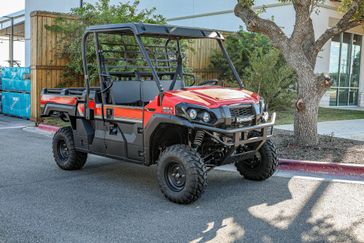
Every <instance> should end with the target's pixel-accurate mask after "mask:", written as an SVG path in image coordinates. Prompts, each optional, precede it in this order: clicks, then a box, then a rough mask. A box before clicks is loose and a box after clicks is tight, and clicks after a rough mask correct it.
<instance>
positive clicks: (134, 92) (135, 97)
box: [110, 80, 141, 105]
mask: <svg viewBox="0 0 364 243" xmlns="http://www.w3.org/2000/svg"><path fill="white" fill-rule="evenodd" d="M110 96H111V99H112V102H113V104H114V105H126V104H133V103H137V102H139V101H140V100H141V97H140V81H137V80H130V81H121V80H116V81H114V82H113V85H112V86H111V88H110Z"/></svg>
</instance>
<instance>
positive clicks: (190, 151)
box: [41, 23, 277, 204]
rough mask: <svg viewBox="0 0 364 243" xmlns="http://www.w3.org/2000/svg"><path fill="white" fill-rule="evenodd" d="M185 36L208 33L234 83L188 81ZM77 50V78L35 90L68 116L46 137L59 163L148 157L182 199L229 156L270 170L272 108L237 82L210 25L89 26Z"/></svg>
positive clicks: (75, 165)
mask: <svg viewBox="0 0 364 243" xmlns="http://www.w3.org/2000/svg"><path fill="white" fill-rule="evenodd" d="M186 39H209V41H213V40H215V41H217V43H218V45H219V47H220V48H221V51H222V53H223V54H224V57H225V59H226V62H227V65H229V66H230V68H231V72H232V73H233V75H234V77H235V80H234V82H235V86H234V87H236V88H226V87H222V86H219V84H221V83H220V82H219V81H217V80H206V81H201V80H198V81H197V80H196V78H195V76H194V75H193V74H191V73H189V72H188V71H186V70H184V66H185V65H184V64H185V62H184V57H185V55H184V52H183V51H182V50H183V49H185V48H184V47H185V46H186V45H185V43H186V41H185V40H186ZM88 45H92V47H93V48H87V47H88ZM89 50H93V51H95V53H90V51H89ZM82 51H83V52H82V53H83V68H84V77H85V84H86V85H85V86H86V87H85V88H65V89H61V88H60V89H44V90H43V91H42V95H41V107H42V116H43V117H47V116H55V117H59V118H60V119H62V120H64V121H66V122H69V126H68V127H64V128H61V129H60V130H59V131H58V132H57V133H56V134H55V135H54V138H53V155H54V158H55V161H56V162H57V164H58V166H59V167H60V168H62V169H64V170H76V169H81V168H82V167H83V166H84V164H85V162H86V159H87V154H89V153H90V154H97V155H101V156H105V157H110V158H116V159H120V160H123V161H128V162H133V163H139V164H144V165H146V166H150V165H154V164H156V165H157V171H158V180H159V185H160V188H161V191H162V192H163V194H164V195H165V197H166V198H168V199H169V200H171V201H173V202H176V203H182V204H188V203H191V202H193V201H195V200H197V199H198V198H199V197H200V196H201V194H202V192H203V191H204V190H205V187H206V185H207V172H208V171H209V170H210V169H212V168H214V167H216V166H220V165H224V164H229V163H233V164H235V166H236V167H237V170H238V171H239V172H240V174H241V175H242V176H243V177H244V178H246V179H250V180H264V179H267V178H268V177H270V176H271V175H272V174H273V173H274V172H275V170H276V167H277V157H276V150H275V147H274V145H273V143H272V141H271V140H270V137H271V135H272V131H273V125H274V121H275V114H274V113H273V114H272V115H271V116H269V114H268V111H267V109H266V107H265V104H264V100H263V98H261V97H260V96H259V95H258V94H255V93H253V92H250V91H247V90H245V89H244V86H243V83H242V81H241V80H240V78H239V75H238V74H237V72H236V70H235V68H234V65H233V63H232V62H231V59H230V58H229V56H228V53H227V52H226V50H225V48H224V46H223V36H222V35H221V34H220V33H219V32H217V31H214V30H207V29H197V28H187V27H179V26H169V25H151V24H143V23H128V24H111V25H101V26H91V27H89V28H87V30H86V32H85V34H84V38H83V43H82ZM92 55H96V57H97V58H96V62H95V63H93V62H91V61H90V60H91V58H90V57H91V56H92ZM185 69H186V68H185ZM95 74H97V77H96V78H95ZM92 77H93V78H92ZM93 80H98V81H97V83H99V84H98V86H97V87H91V86H93V85H91V83H92V82H95V81H93ZM231 82H232V81H231V80H230V81H229V83H231Z"/></svg>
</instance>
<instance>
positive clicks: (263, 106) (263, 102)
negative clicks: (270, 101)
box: [259, 98, 266, 113]
mask: <svg viewBox="0 0 364 243" xmlns="http://www.w3.org/2000/svg"><path fill="white" fill-rule="evenodd" d="M259 104H260V113H263V112H264V111H265V110H266V109H265V108H266V107H265V101H264V99H263V98H260V101H259Z"/></svg>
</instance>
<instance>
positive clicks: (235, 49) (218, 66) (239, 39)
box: [211, 31, 272, 81]
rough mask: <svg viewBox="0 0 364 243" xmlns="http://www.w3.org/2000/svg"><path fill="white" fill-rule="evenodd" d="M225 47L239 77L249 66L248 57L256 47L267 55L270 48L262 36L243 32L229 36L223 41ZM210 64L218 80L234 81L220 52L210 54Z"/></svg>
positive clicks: (267, 41)
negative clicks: (216, 73)
mask: <svg viewBox="0 0 364 243" xmlns="http://www.w3.org/2000/svg"><path fill="white" fill-rule="evenodd" d="M225 47H226V50H227V51H228V53H229V55H230V58H231V60H232V61H233V63H234V65H235V68H236V70H237V71H238V73H239V74H240V76H241V77H242V75H244V73H245V69H246V68H247V67H248V66H249V65H250V58H249V56H250V53H251V52H252V51H253V50H254V49H255V48H256V47H260V48H261V49H262V52H263V53H267V52H268V50H269V49H271V48H272V47H271V45H270V42H269V40H268V39H267V38H266V37H264V36H263V35H261V34H256V33H249V32H244V31H239V32H237V33H233V34H230V35H229V36H228V37H227V38H226V40H225ZM211 64H212V67H213V69H214V70H216V71H217V72H218V73H219V79H222V80H225V81H233V80H234V77H233V75H232V73H231V70H230V68H229V65H228V63H227V62H226V60H225V58H224V56H223V55H222V53H221V52H220V50H218V51H215V52H213V53H212V56H211Z"/></svg>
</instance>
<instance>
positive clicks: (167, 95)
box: [144, 86, 260, 126]
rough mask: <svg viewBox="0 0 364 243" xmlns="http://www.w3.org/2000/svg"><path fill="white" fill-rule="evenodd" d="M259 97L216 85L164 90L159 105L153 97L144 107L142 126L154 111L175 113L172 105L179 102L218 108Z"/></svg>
mask: <svg viewBox="0 0 364 243" xmlns="http://www.w3.org/2000/svg"><path fill="white" fill-rule="evenodd" d="M259 99H260V97H259V95H258V94H256V93H253V92H250V91H248V90H245V89H229V88H223V87H216V86H214V87H211V86H207V87H196V88H186V89H183V90H173V91H167V92H164V97H163V102H162V105H161V106H158V99H157V98H155V99H154V100H152V101H151V102H150V103H149V104H148V105H147V106H146V107H145V112H144V126H145V125H146V124H147V123H148V121H149V119H150V118H151V117H152V116H153V114H154V113H160V114H175V113H174V112H175V110H174V107H175V106H176V105H177V104H179V103H187V104H193V105H199V106H203V107H206V108H218V107H220V106H223V105H232V104H244V103H246V104H251V103H258V102H259ZM148 110H154V111H148ZM166 111H168V112H166Z"/></svg>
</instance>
